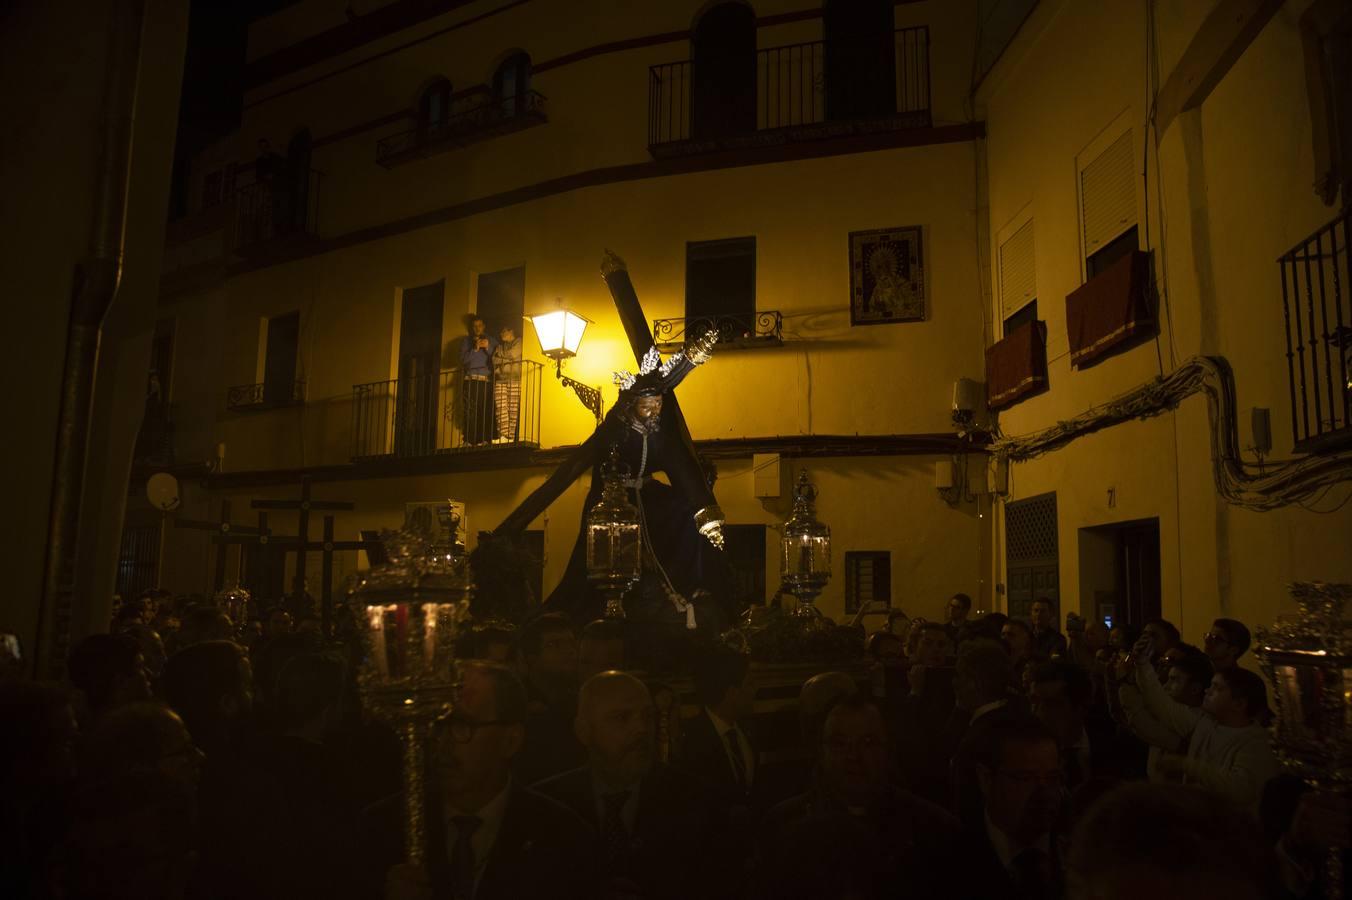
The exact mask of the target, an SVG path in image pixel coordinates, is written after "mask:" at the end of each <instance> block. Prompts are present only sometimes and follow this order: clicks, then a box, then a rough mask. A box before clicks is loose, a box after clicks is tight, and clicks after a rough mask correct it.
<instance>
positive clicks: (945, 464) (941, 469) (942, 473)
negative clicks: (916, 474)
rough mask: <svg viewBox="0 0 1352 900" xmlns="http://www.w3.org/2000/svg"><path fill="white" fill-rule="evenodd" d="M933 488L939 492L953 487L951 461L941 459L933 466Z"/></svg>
mask: <svg viewBox="0 0 1352 900" xmlns="http://www.w3.org/2000/svg"><path fill="white" fill-rule="evenodd" d="M934 486H935V487H936V488H938V489H939V490H941V491H944V490H948V489H949V488H951V487H952V486H953V460H951V459H941V460H939V461H938V462H936V463H935V464H934Z"/></svg>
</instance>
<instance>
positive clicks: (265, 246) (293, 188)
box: [234, 169, 323, 259]
mask: <svg viewBox="0 0 1352 900" xmlns="http://www.w3.org/2000/svg"><path fill="white" fill-rule="evenodd" d="M322 177H323V173H322V172H319V171H316V170H315V169H307V170H306V175H305V177H304V178H291V177H289V176H283V175H279V176H278V177H276V178H273V179H270V180H268V181H257V182H254V183H253V184H248V185H245V186H244V187H242V188H240V189H239V190H238V191H236V193H235V229H234V249H235V252H236V253H238V254H239V255H240V256H244V257H247V258H253V259H258V258H265V257H269V256H273V255H278V256H280V255H284V254H285V253H287V252H288V251H290V250H292V249H294V248H295V247H297V246H299V245H304V244H308V243H313V242H315V241H316V240H318V237H319V230H318V221H319V183H320V180H321V179H322Z"/></svg>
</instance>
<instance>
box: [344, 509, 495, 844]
mask: <svg viewBox="0 0 1352 900" xmlns="http://www.w3.org/2000/svg"><path fill="white" fill-rule="evenodd" d="M382 541H383V543H384V544H385V550H386V554H387V556H388V557H389V562H388V563H386V564H384V565H381V566H377V567H374V568H372V569H371V571H370V572H368V573H366V575H365V576H364V577H362V578H361V579H360V580H359V582H358V583H357V586H356V588H355V589H354V590H353V591H352V593H351V595H350V597H349V600H348V602H349V605H350V607H351V609H352V613H353V616H354V618H355V619H356V621H357V628H358V631H359V633H360V634H361V636H362V641H363V644H364V650H365V653H364V658H363V661H362V664H361V667H360V669H359V671H358V673H357V683H358V687H359V688H360V691H361V696H362V700H363V702H364V704H365V706H366V708H367V709H368V710H370V711H371V712H372V713H373V714H374V715H376V716H378V717H379V718H382V719H384V720H386V721H387V722H389V723H390V724H391V725H393V726H394V728H395V730H396V731H397V732H398V734H399V738H400V741H401V743H402V744H403V756H404V765H403V769H404V773H403V775H404V841H405V854H406V857H407V859H408V861H409V862H410V863H421V862H422V859H423V856H424V834H425V831H424V824H423V799H424V785H423V779H424V774H425V773H424V766H425V763H424V754H423V748H424V744H425V740H426V735H427V731H428V729H429V727H430V725H431V723H432V722H433V721H435V720H436V719H438V718H441V717H442V716H444V715H446V714H448V713H449V712H450V711H451V706H452V703H453V702H454V696H455V690H456V686H457V680H456V674H455V657H454V647H455V637H456V631H457V629H458V627H459V624H460V622H461V620H462V619H463V618H464V617H465V615H466V614H467V612H468V608H469V595H470V590H471V583H470V577H469V569H468V565H467V562H468V560H467V558H466V557H465V556H464V555H463V554H457V553H456V552H455V548H454V547H453V546H449V545H446V544H441V543H434V542H433V541H432V540H431V539H430V538H428V537H427V536H424V535H420V534H414V533H410V532H398V533H393V534H388V533H387V534H386V535H384V536H383V537H382Z"/></svg>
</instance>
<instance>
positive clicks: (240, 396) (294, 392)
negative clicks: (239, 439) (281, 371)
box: [225, 379, 305, 412]
mask: <svg viewBox="0 0 1352 900" xmlns="http://www.w3.org/2000/svg"><path fill="white" fill-rule="evenodd" d="M304 402H305V382H304V380H301V379H297V380H296V381H283V382H275V381H264V382H260V383H259V384H237V385H235V386H234V387H232V388H229V389H227V390H226V392H225V408H226V409H228V410H230V411H231V412H254V411H256V410H263V409H276V408H277V407H279V406H297V405H299V404H301V403H304Z"/></svg>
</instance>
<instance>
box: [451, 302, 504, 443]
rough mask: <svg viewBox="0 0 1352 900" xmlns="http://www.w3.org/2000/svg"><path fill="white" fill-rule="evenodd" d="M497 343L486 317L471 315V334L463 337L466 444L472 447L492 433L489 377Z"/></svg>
mask: <svg viewBox="0 0 1352 900" xmlns="http://www.w3.org/2000/svg"><path fill="white" fill-rule="evenodd" d="M497 346H498V342H497V339H496V338H493V337H491V336H490V335H488V334H487V333H486V332H485V331H484V320H483V319H481V318H479V317H478V316H475V317H474V318H473V319H471V320H470V325H469V334H467V335H466V336H465V337H464V338H462V339H461V341H460V374H461V377H462V378H463V379H464V388H463V390H462V394H461V398H462V400H463V407H464V410H465V444H466V445H467V446H470V447H477V446H479V445H480V444H486V443H488V442H489V440H490V439H491V438H492V436H493V424H492V422H491V421H490V420H489V418H488V415H489V410H490V409H492V406H493V399H492V396H493V388H492V386H491V385H490V384H489V380H488V379H489V378H490V377H491V376H492V374H493V351H494V350H496V349H497Z"/></svg>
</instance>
